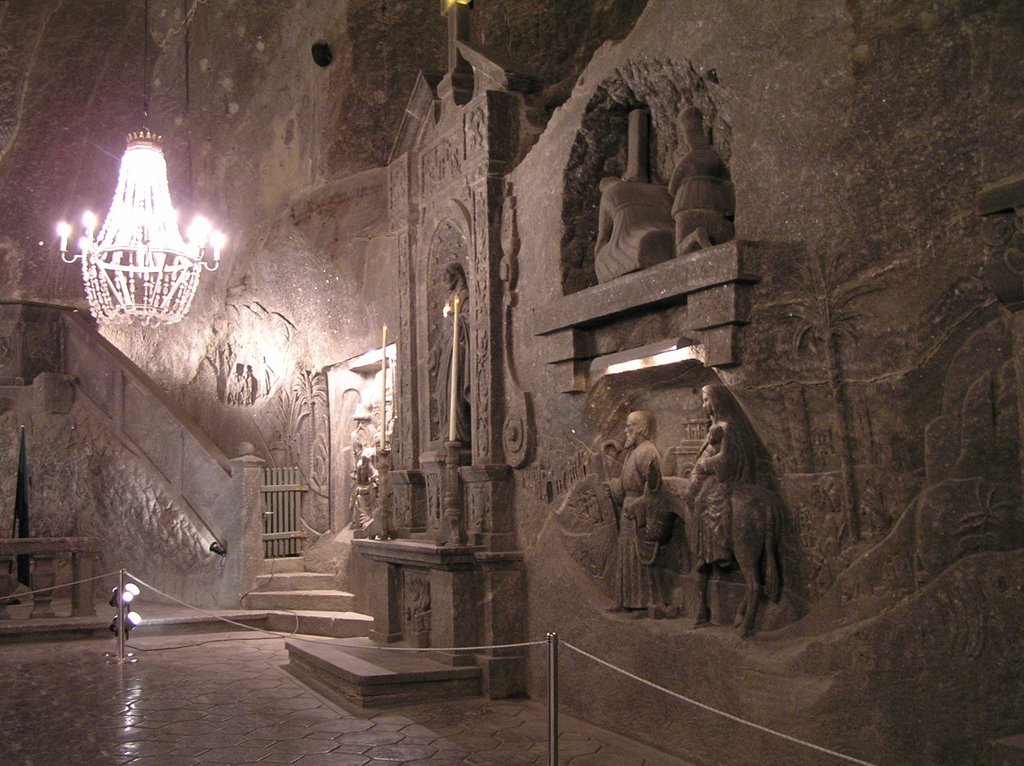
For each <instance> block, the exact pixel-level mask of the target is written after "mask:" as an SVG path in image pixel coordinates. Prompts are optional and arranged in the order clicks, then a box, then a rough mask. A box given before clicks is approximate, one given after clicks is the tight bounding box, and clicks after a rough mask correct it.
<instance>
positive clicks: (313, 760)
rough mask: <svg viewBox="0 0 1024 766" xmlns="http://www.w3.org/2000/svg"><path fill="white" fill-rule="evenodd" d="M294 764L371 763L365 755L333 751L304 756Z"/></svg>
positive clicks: (363, 765)
mask: <svg viewBox="0 0 1024 766" xmlns="http://www.w3.org/2000/svg"><path fill="white" fill-rule="evenodd" d="M294 763H295V766H366V764H368V763H371V761H370V759H369V758H367V757H366V756H365V755H354V754H351V753H339V752H338V751H337V750H334V751H332V752H330V753H317V754H316V755H304V756H302V757H301V758H299V759H298V760H297V761H294Z"/></svg>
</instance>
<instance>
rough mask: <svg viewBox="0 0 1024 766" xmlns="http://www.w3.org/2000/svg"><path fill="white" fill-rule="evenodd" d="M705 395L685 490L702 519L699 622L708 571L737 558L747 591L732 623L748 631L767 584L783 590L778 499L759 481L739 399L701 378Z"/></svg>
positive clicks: (705, 618)
mask: <svg viewBox="0 0 1024 766" xmlns="http://www.w3.org/2000/svg"><path fill="white" fill-rule="evenodd" d="M701 398H702V401H703V405H704V411H705V412H706V413H707V415H708V419H709V425H708V434H707V438H706V439H705V441H704V444H703V445H702V447H701V450H700V453H699V454H698V457H697V462H696V464H695V465H694V467H693V475H692V478H691V479H690V485H689V487H688V488H687V491H686V493H685V499H686V501H687V502H688V503H690V504H691V505H692V507H693V510H694V515H695V517H696V527H697V529H696V532H697V546H696V547H697V560H696V566H697V571H698V574H699V576H700V580H699V582H700V597H701V607H700V611H699V612H698V614H697V624H698V625H701V624H706V623H708V622H709V620H710V611H709V608H708V599H707V583H708V577H709V576H710V574H711V572H712V571H721V570H723V569H727V568H729V567H730V566H732V564H733V562H734V561H735V562H736V563H738V564H739V566H740V569H741V570H742V572H743V576H744V579H745V580H746V583H747V591H748V592H747V597H746V599H745V600H744V602H743V604H742V605H741V606H740V609H739V611H738V612H737V615H736V621H735V624H736V626H737V627H738V628H739V629H740V633H741V634H742V635H746V634H747V633H749V632H750V631H751V630H752V629H753V626H754V619H755V617H756V614H757V604H758V599H759V597H760V594H761V591H762V589H763V590H764V591H765V593H767V595H768V596H769V597H771V598H778V594H779V578H778V564H777V561H776V554H775V542H776V540H777V535H778V527H779V518H780V511H779V503H778V498H777V497H776V496H775V495H774V493H772V492H771V491H770V490H768V489H767V488H765V487H763V486H761V485H759V484H758V483H757V481H758V476H757V435H756V434H755V433H754V429H753V427H752V426H751V425H750V423H749V421H748V420H747V418H746V415H745V414H744V412H743V409H742V408H741V407H740V404H739V402H737V401H736V399H735V398H734V397H733V395H732V394H731V393H730V392H729V389H727V388H726V387H725V386H722V385H708V386H704V388H703V389H701ZM762 568H763V574H762Z"/></svg>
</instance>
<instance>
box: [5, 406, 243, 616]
mask: <svg viewBox="0 0 1024 766" xmlns="http://www.w3.org/2000/svg"><path fill="white" fill-rule="evenodd" d="M7 391H9V392H10V391H11V389H7ZM12 404H14V402H12V401H10V400H8V401H7V402H6V404H4V402H3V400H2V399H0V432H2V433H4V434H7V435H8V436H9V437H10V438H8V439H7V444H6V445H5V446H4V448H3V450H2V451H0V496H2V497H5V498H6V497H13V496H14V482H15V478H16V476H17V466H18V445H17V434H18V429H19V427H20V426H21V425H25V428H26V440H27V444H28V449H27V454H28V461H29V471H30V476H31V481H32V485H31V495H30V514H31V516H30V524H31V527H30V528H31V530H32V533H33V535H35V536H40V537H51V536H52V537H60V536H66V535H80V536H93V537H98V538H100V539H101V540H102V541H103V545H102V547H101V549H100V556H99V561H98V563H97V566H98V569H97V574H102V573H109V572H115V571H116V570H118V569H120V568H122V567H124V568H126V569H128V570H129V571H130V572H132V573H134V574H136V575H137V576H139V577H142V578H143V579H145V580H146V581H147V582H150V583H152V584H154V585H156V586H157V587H159V588H160V589H161V590H164V591H165V592H167V593H170V594H171V595H172V596H174V597H175V598H180V599H183V600H187V601H188V602H189V603H194V604H206V605H213V604H215V603H217V602H218V600H219V594H218V593H217V592H216V587H215V584H216V583H217V582H218V581H219V580H220V578H221V576H222V571H221V570H222V569H223V566H224V563H225V562H224V560H223V559H221V558H220V557H218V556H213V555H212V554H211V553H210V552H209V551H208V550H207V545H206V543H205V542H204V540H203V538H202V537H201V536H200V535H199V534H198V533H197V530H196V529H195V527H194V526H193V524H192V522H191V521H190V520H189V517H188V516H187V515H186V514H185V513H184V512H183V511H182V510H181V508H179V507H178V506H177V505H176V503H175V501H174V499H173V498H172V497H171V496H170V495H169V493H168V492H167V491H166V490H165V489H164V488H162V487H161V484H160V482H158V481H156V480H154V478H153V477H152V476H150V475H148V474H147V472H146V471H145V470H144V469H143V468H142V466H141V465H140V464H139V462H138V461H137V460H136V458H135V456H133V455H132V454H130V453H129V452H128V451H127V450H125V449H124V448H123V447H121V446H120V445H119V444H117V443H116V442H115V441H114V440H113V439H111V438H110V435H109V434H108V432H107V431H106V430H105V429H104V428H103V427H102V426H100V425H98V424H97V423H95V422H94V421H93V419H92V418H91V417H90V415H89V414H88V412H87V411H86V410H85V409H84V408H83V407H81V406H80V405H74V406H72V407H71V409H70V411H69V412H68V413H67V414H57V413H46V412H40V411H38V410H35V408H32V407H29V408H14V409H12V408H11V405H12ZM68 454H75V455H76V456H78V458H79V459H77V460H75V461H70V462H69V461H68V460H67V459H66V457H67V455H68ZM68 576H69V577H70V573H68ZM211 584H214V585H211Z"/></svg>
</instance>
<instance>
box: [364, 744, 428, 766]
mask: <svg viewBox="0 0 1024 766" xmlns="http://www.w3.org/2000/svg"><path fill="white" fill-rule="evenodd" d="M436 752H437V751H436V750H435V749H434V748H432V747H427V746H425V745H407V744H405V743H399V744H397V745H379V746H377V747H372V748H370V749H369V750H367V751H366V752H365V753H364V755H368V756H370V758H372V759H373V760H374V761H398V762H400V763H404V762H405V761H411V760H424V759H426V758H430V756H432V755H433V754H434V753H436Z"/></svg>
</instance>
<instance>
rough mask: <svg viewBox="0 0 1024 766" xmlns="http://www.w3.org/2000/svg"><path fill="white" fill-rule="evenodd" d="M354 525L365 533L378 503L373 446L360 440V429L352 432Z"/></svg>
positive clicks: (352, 508) (352, 509)
mask: <svg viewBox="0 0 1024 766" xmlns="http://www.w3.org/2000/svg"><path fill="white" fill-rule="evenodd" d="M352 436H353V440H352V458H353V468H352V480H353V482H354V484H355V486H354V488H353V490H352V503H351V505H352V507H351V509H350V510H351V513H352V527H353V528H354V529H356V530H357V531H359V532H363V533H365V532H366V530H367V529H369V527H370V524H371V523H373V512H374V508H375V506H376V505H377V479H378V473H377V468H376V466H374V464H373V454H374V449H373V447H369V446H366V445H364V444H363V443H362V442H361V441H360V440H359V438H358V437H359V431H358V429H357V430H356V431H353V432H352Z"/></svg>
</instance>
